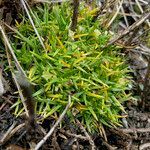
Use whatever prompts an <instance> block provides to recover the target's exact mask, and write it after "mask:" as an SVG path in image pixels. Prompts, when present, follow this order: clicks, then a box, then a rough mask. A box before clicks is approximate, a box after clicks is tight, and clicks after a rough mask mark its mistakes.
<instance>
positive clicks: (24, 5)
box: [21, 0, 45, 50]
mask: <svg viewBox="0 0 150 150" xmlns="http://www.w3.org/2000/svg"><path fill="white" fill-rule="evenodd" d="M21 3H22V5H23V7H24V9H25V11H26V13H27V15H28V18H29V20H30V22H31V24H32V26H33V29H34V31H35V33H36V35H37V37H38V39H39V41H40V43H41V45H42V47H43V49H44V50H45V45H44V43H43V41H42V38H41V37H40V35H39V33H38V31H37V29H36V27H35V25H34V22H33V20H32V18H31V16H30V13H29V11H28V8H27V7H26V4H25V2H24V0H21ZM26 3H27V2H26Z"/></svg>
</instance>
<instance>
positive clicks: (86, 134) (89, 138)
mask: <svg viewBox="0 0 150 150" xmlns="http://www.w3.org/2000/svg"><path fill="white" fill-rule="evenodd" d="M76 122H77V125H78V126H79V127H80V129H81V131H83V133H84V134H85V136H86V137H87V138H88V140H89V143H90V145H91V150H96V146H95V144H94V141H93V140H92V138H91V137H90V135H89V134H88V133H87V131H86V130H85V128H84V127H83V126H82V124H81V123H80V122H79V121H78V120H77V119H76Z"/></svg>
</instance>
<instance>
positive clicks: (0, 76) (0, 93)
mask: <svg viewBox="0 0 150 150" xmlns="http://www.w3.org/2000/svg"><path fill="white" fill-rule="evenodd" d="M2 78H3V76H2V68H1V67H0V96H2V95H3V93H4V91H5V90H4V85H3V82H2Z"/></svg>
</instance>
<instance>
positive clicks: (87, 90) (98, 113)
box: [13, 3, 131, 132]
mask: <svg viewBox="0 0 150 150" xmlns="http://www.w3.org/2000/svg"><path fill="white" fill-rule="evenodd" d="M33 12H34V14H35V18H34V23H35V25H36V28H37V30H38V32H39V34H40V35H41V37H42V39H43V41H44V44H45V47H46V49H43V48H42V46H41V45H40V42H39V40H38V38H37V36H36V34H35V32H34V30H33V28H32V26H31V24H30V22H29V20H28V19H26V18H24V19H23V22H22V23H20V24H17V29H18V34H16V35H15V42H14V43H13V47H14V48H15V53H16V55H17V58H18V60H19V61H20V63H21V65H22V66H23V68H24V69H25V70H26V71H27V74H28V78H29V80H30V81H31V82H32V84H34V85H35V93H34V97H35V99H36V102H37V104H36V111H37V114H40V115H42V116H43V117H44V118H46V117H49V116H51V117H54V118H56V119H57V118H58V116H59V115H60V113H61V112H62V111H63V109H64V108H65V106H66V104H67V102H68V94H70V95H71V97H72V103H71V107H70V109H69V111H68V113H67V115H68V117H69V118H70V120H71V119H72V121H73V119H74V118H78V119H79V120H80V121H81V122H83V123H84V124H85V126H86V127H87V129H88V130H89V131H90V132H93V131H97V130H98V129H99V128H100V126H101V124H105V125H108V126H116V125H119V118H120V117H121V116H120V115H119V114H120V112H121V111H124V108H123V106H122V103H123V102H124V101H126V100H128V99H129V98H130V94H126V92H125V91H126V90H129V85H130V84H131V80H130V77H129V75H128V73H129V69H128V67H127V65H125V61H126V59H125V58H124V56H123V55H121V53H120V50H119V49H117V48H116V47H115V46H109V47H107V48H103V47H104V46H105V45H106V44H107V42H108V40H109V38H110V35H109V34H108V32H107V31H104V30H103V29H101V28H100V21H99V20H97V21H96V22H94V23H93V22H92V21H91V20H92V16H93V15H94V12H95V10H90V8H89V7H87V6H85V5H84V4H81V5H80V9H79V16H78V26H77V30H76V32H75V33H74V32H72V31H71V30H70V24H71V16H72V8H71V7H70V6H69V4H66V3H63V4H62V5H54V6H52V7H49V6H48V5H44V7H36V9H35V10H34V11H33ZM18 43H20V44H19V45H18ZM17 103H18V102H17ZM17 108H18V107H17ZM17 112H19V110H18V111H16V113H17Z"/></svg>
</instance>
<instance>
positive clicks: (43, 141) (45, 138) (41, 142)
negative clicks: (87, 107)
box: [35, 95, 71, 150]
mask: <svg viewBox="0 0 150 150" xmlns="http://www.w3.org/2000/svg"><path fill="white" fill-rule="evenodd" d="M70 104H71V96H70V95H69V98H68V104H67V106H66V108H65V109H64V111H63V113H62V114H61V115H60V117H59V119H58V120H57V121H56V123H55V124H54V126H53V127H52V128H51V130H50V131H49V132H48V133H47V134H46V135H45V137H44V138H43V139H42V140H41V141H40V142H39V143H38V144H37V145H36V147H35V150H38V149H39V148H40V147H41V146H42V145H43V144H44V143H45V142H46V140H47V139H48V138H49V137H50V136H51V134H52V133H53V132H54V130H55V128H56V127H57V126H58V124H59V123H60V122H61V121H62V119H63V117H64V116H65V114H66V112H67V110H68V109H69V107H70Z"/></svg>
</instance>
